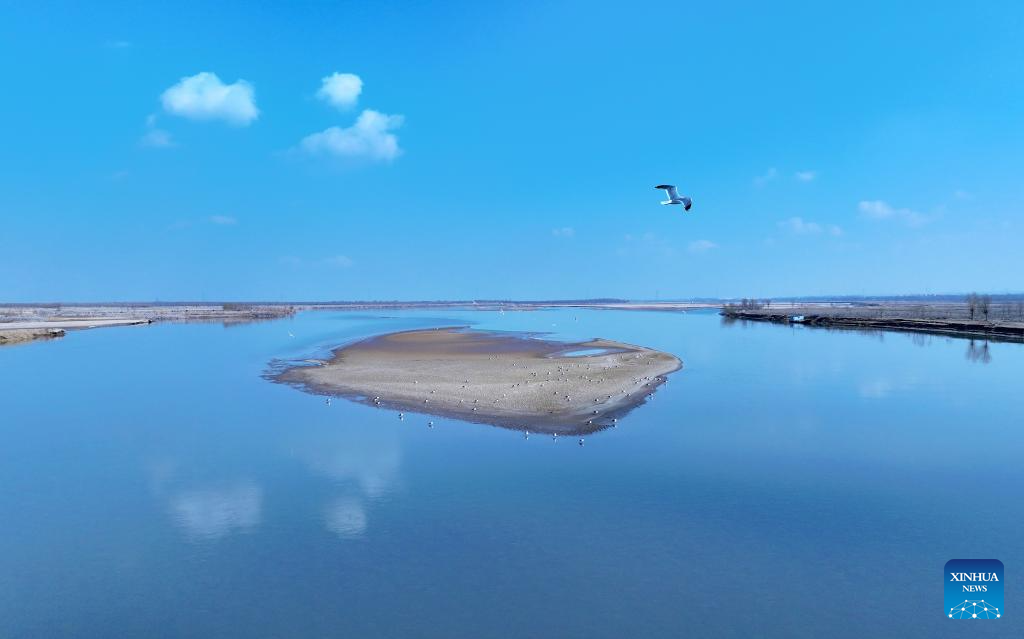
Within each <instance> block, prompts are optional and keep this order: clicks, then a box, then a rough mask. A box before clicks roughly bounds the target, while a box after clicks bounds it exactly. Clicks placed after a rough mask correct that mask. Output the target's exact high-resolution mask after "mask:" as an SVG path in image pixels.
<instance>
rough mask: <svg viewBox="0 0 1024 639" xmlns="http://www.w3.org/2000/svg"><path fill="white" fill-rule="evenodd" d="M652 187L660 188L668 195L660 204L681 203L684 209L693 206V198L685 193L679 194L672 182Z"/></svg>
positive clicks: (686, 209)
mask: <svg viewBox="0 0 1024 639" xmlns="http://www.w3.org/2000/svg"><path fill="white" fill-rule="evenodd" d="M654 188H656V189H661V190H663V191H665V193H666V194H667V195H668V199H667V200H665V201H664V202H662V204H682V205H683V210H684V211H689V210H690V207H691V206H693V200H691V199H690V198H689V197H687V196H685V195H679V191H677V190H676V187H675V185H673V184H659V185H658V186H656V187H654Z"/></svg>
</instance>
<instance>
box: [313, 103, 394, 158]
mask: <svg viewBox="0 0 1024 639" xmlns="http://www.w3.org/2000/svg"><path fill="white" fill-rule="evenodd" d="M402 121H403V117H402V116H401V115H387V114H386V113H379V112H377V111H373V110H370V109H366V110H365V111H363V112H362V113H360V114H359V118H357V119H356V123H355V124H353V125H352V126H350V127H348V128H347V129H342V128H340V127H336V126H332V127H330V128H327V129H324V130H323V131H321V132H319V133H314V134H312V135H308V136H306V137H305V138H303V139H302V142H301V143H300V144H301V146H302V149H303V150H304V151H306V152H307V153H311V154H314V155H317V154H321V153H326V154H328V155H335V156H339V157H349V158H368V159H371V160H393V159H395V158H396V157H398V156H399V155H400V154H401V153H402V149H400V148H399V147H398V138H397V137H396V136H395V135H394V134H393V133H389V131H391V130H392V129H397V128H398V127H400V126H402Z"/></svg>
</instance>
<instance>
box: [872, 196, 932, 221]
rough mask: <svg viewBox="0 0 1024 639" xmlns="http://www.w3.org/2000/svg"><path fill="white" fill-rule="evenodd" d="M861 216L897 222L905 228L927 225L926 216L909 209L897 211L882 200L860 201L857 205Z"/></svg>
mask: <svg viewBox="0 0 1024 639" xmlns="http://www.w3.org/2000/svg"><path fill="white" fill-rule="evenodd" d="M857 208H858V209H860V212H861V214H862V215H864V216H866V217H869V218H871V219H873V220H899V221H901V222H903V223H904V224H906V225H907V226H922V225H924V224H927V223H928V221H929V220H928V216H927V215H925V214H924V213H919V212H917V211H913V210H911V209H898V208H895V207H893V206H892V205H891V204H889V203H888V202H883V201H882V200H862V201H861V202H860V204H858V205H857Z"/></svg>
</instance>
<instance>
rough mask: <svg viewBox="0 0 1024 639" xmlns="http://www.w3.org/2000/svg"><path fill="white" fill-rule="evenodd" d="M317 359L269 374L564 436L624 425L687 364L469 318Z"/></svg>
mask: <svg viewBox="0 0 1024 639" xmlns="http://www.w3.org/2000/svg"><path fill="white" fill-rule="evenodd" d="M577 353H578V354H577ZM310 363H311V362H309V361H306V362H303V363H301V364H298V365H295V366H292V367H288V368H285V369H284V370H280V371H277V372H275V373H272V374H270V375H268V378H269V379H271V380H272V381H277V382H280V383H285V384H290V385H293V386H296V387H299V388H301V389H303V390H305V391H307V392H311V393H315V394H320V395H327V396H337V397H343V398H346V399H350V400H352V401H357V402H361V403H364V404H369V405H372V406H382V407H386V408H390V409H393V410H401V411H409V412H416V413H426V414H429V415H439V416H447V417H455V418H458V419H462V420H466V421H472V422H480V423H486V424H492V425H496V426H502V427H505V428H512V429H517V430H530V431H533V432H539V433H549V434H565V435H580V434H585V433H590V432H595V431H598V430H602V429H604V428H609V427H611V426H614V425H616V423H617V421H618V418H620V417H622V416H624V415H625V414H626V413H628V412H629V411H631V410H632V409H633V408H635V407H636V406H638V405H640V404H642V403H644V401H646V399H647V398H648V397H649V396H650V394H651V393H653V392H654V390H655V389H656V388H657V387H658V386H660V385H661V384H663V383H664V382H665V376H666V375H668V374H670V373H672V372H674V371H677V370H679V369H680V368H681V367H682V362H681V361H680V360H679V359H678V358H676V357H675V356H673V355H670V354H668V353H663V352H660V351H656V350H653V349H649V348H644V347H641V346H634V345H631V344H623V343H620V342H615V341H611V340H604V339H594V340H590V341H587V342H579V343H564V342H554V341H549V340H544V339H539V338H536V337H533V336H528V335H520V334H510V333H492V332H487V331H478V330H468V329H465V328H464V327H460V328H441V329H427V330H414V331H402V332H398V333H389V334H386V335H381V336H378V337H374V338H370V339H367V340H363V341H361V342H356V343H354V344H350V345H348V346H345V347H342V348H339V349H337V350H335V351H334V354H333V357H332V358H331V359H330V360H327V361H317V362H315V363H314V364H315V365H309V364H310Z"/></svg>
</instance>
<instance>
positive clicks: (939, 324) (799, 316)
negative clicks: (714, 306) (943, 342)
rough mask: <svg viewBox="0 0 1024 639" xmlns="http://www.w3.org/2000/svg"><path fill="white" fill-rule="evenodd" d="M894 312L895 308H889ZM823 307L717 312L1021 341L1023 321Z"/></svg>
mask: <svg viewBox="0 0 1024 639" xmlns="http://www.w3.org/2000/svg"><path fill="white" fill-rule="evenodd" d="M889 310H890V312H892V313H893V314H894V315H898V314H899V313H898V312H897V311H894V310H892V309H889ZM823 311H824V309H822V308H817V307H793V308H786V309H777V310H765V309H730V308H725V309H723V310H722V311H721V315H722V316H723V317H725V318H726V319H728V320H747V321H754V322H771V323H776V324H793V325H802V326H811V327H818V328H835V329H845V330H862V331H864V330H885V331H898V332H909V333H925V334H929V335H945V336H947V337H959V338H964V339H983V340H989V341H1003V342H1024V322H1008V321H982V320H973V319H951V318H934V317H914V316H913V312H912V311H907V310H904V311H903V312H902V314H903V315H904V316H894V317H869V316H865V315H864V314H855V313H853V312H851V310H845V311H844V310H836V309H829V312H823Z"/></svg>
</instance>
